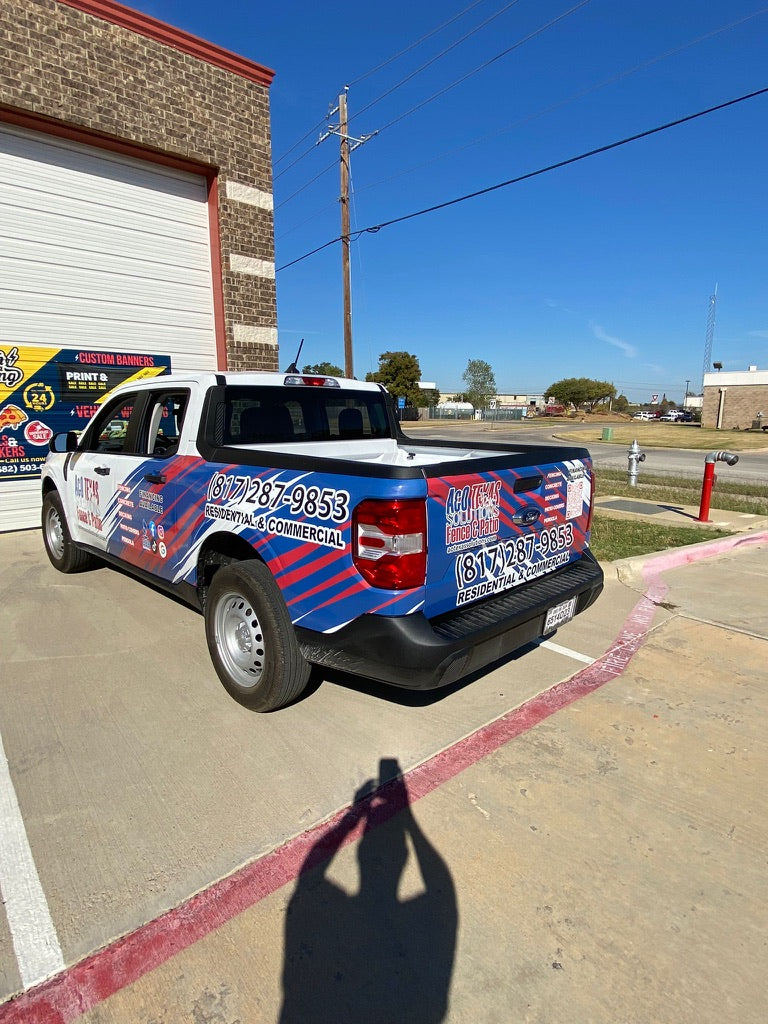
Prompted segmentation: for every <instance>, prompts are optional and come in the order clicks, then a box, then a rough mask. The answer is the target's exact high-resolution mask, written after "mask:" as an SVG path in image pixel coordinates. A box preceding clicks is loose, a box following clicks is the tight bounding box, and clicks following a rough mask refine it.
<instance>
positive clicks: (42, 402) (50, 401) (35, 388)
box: [24, 381, 56, 412]
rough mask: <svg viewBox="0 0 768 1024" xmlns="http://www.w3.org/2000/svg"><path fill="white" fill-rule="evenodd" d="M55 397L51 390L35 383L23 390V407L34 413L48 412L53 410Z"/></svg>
mask: <svg viewBox="0 0 768 1024" xmlns="http://www.w3.org/2000/svg"><path fill="white" fill-rule="evenodd" d="M55 401H56V396H55V395H54V393H53V388H51V387H49V386H48V385H47V384H41V383H40V382H39V381H35V382H34V383H32V384H28V385H27V386H26V387H25V388H24V405H26V407H27V408H28V409H32V410H34V411H35V412H48V410H49V409H52V408H53V405H54V402H55Z"/></svg>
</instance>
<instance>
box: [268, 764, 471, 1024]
mask: <svg viewBox="0 0 768 1024" xmlns="http://www.w3.org/2000/svg"><path fill="white" fill-rule="evenodd" d="M393 772H398V773H399V765H398V764H397V762H396V761H391V760H386V759H385V760H382V761H381V763H380V783H382V782H383V784H380V785H379V787H378V788H377V787H376V783H375V782H374V781H373V780H370V781H369V782H367V783H366V784H365V786H363V787H362V788H361V789H360V790H358V792H357V794H356V795H355V803H354V804H353V806H352V807H351V808H350V809H349V810H348V811H347V813H346V814H345V815H344V817H343V818H342V819H341V820H340V821H339V822H338V824H337V825H335V826H334V827H333V828H332V829H331V831H330V832H328V833H326V834H325V835H324V836H323V837H322V838H321V839H320V840H319V841H318V842H317V843H315V845H314V846H313V847H312V848H311V850H310V851H309V853H308V855H307V857H306V858H305V861H304V864H303V865H302V868H301V872H300V874H299V879H298V882H297V884H296V889H295V891H294V893H293V896H292V897H291V900H290V903H289V906H288V910H287V914H286V921H285V960H284V967H283V1005H282V1009H281V1013H280V1018H279V1021H280V1024H299V1022H301V1024H321V1022H328V1024H394V1022H397V1024H407V1022H411V1021H412V1022H413V1024H417V1022H418V1024H439V1022H440V1021H443V1020H445V1017H446V1013H447V1009H448V995H449V990H450V982H451V974H452V970H453V959H454V952H455V944H456V927H457V920H458V912H457V905H456V894H455V890H454V885H453V880H452V879H451V875H450V872H449V871H448V868H447V866H446V864H445V862H444V861H443V859H442V858H441V857H440V855H439V854H438V853H437V851H436V850H435V848H434V847H433V846H432V844H431V843H430V842H429V841H428V840H427V838H426V836H425V835H424V833H423V832H422V831H421V829H420V828H419V825H418V823H417V822H416V819H415V818H414V816H413V814H412V812H411V808H410V803H409V798H408V791H407V789H406V786H405V783H404V781H403V779H402V778H400V777H399V774H398V777H396V778H393V777H392V775H393ZM360 830H362V836H361V837H360V838H359V840H358V844H357V859H358V864H359V876H360V882H359V890H358V891H357V892H356V893H348V892H347V891H345V890H344V889H342V888H341V887H340V886H338V885H337V884H336V883H335V882H333V881H331V880H330V879H329V878H328V877H327V873H328V870H329V868H330V866H331V862H332V860H333V858H334V856H335V855H336V853H338V851H339V850H341V848H342V847H343V846H346V845H347V844H348V843H349V842H350V841H354V837H355V833H356V832H359V831H360ZM409 846H410V850H411V851H412V853H413V856H414V858H415V861H416V864H417V866H418V869H419V871H420V874H421V880H422V884H423V891H421V892H420V893H419V895H416V896H413V897H410V898H406V899H404V900H400V899H398V887H399V885H400V881H401V875H402V874H403V871H404V870H405V867H406V864H407V862H408V857H409Z"/></svg>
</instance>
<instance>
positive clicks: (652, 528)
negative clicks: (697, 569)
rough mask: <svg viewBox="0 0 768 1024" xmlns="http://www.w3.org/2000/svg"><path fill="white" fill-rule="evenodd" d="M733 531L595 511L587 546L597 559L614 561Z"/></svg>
mask: <svg viewBox="0 0 768 1024" xmlns="http://www.w3.org/2000/svg"><path fill="white" fill-rule="evenodd" d="M732 535H733V531H731V530H718V529H710V528H700V527H699V528H696V527H690V526H664V525H660V524H659V525H657V524H656V523H646V522H634V521H630V520H627V519H614V518H613V517H611V516H603V515H600V513H599V512H598V511H596V512H595V514H594V518H593V520H592V536H591V540H590V547H591V549H592V552H593V554H594V555H595V557H596V558H597V559H598V561H602V562H615V561H616V560H617V559H619V558H631V557H632V556H634V555H647V554H650V553H651V552H653V551H665V550H667V549H668V548H682V547H686V546H687V545H688V544H700V543H702V542H703V541H707V540H716V539H717V538H719V537H730V536H732Z"/></svg>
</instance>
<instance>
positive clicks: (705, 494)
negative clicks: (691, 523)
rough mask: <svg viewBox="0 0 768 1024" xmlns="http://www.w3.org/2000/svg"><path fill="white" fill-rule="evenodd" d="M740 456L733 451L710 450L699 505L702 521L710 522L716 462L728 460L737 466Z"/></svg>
mask: <svg viewBox="0 0 768 1024" xmlns="http://www.w3.org/2000/svg"><path fill="white" fill-rule="evenodd" d="M738 461H739V456H738V455H734V453H733V452H725V451H719V452H710V453H709V455H708V456H707V457H706V459H705V460H704V480H703V482H702V485H701V504H700V505H699V519H698V521H699V522H700V523H708V522H710V518H709V503H710V501H711V499H712V488H713V487H714V485H715V463H716V462H727V463H728V465H729V466H735V465H736V463H737V462H738Z"/></svg>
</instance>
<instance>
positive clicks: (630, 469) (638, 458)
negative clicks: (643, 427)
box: [627, 438, 645, 487]
mask: <svg viewBox="0 0 768 1024" xmlns="http://www.w3.org/2000/svg"><path fill="white" fill-rule="evenodd" d="M640 462H645V452H641V451H640V445H639V444H638V443H637V438H635V440H634V441H633V442H632V444H631V445H630V446H629V451H628V452H627V483H628V484H629V486H630V487H637V466H638V463H640Z"/></svg>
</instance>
